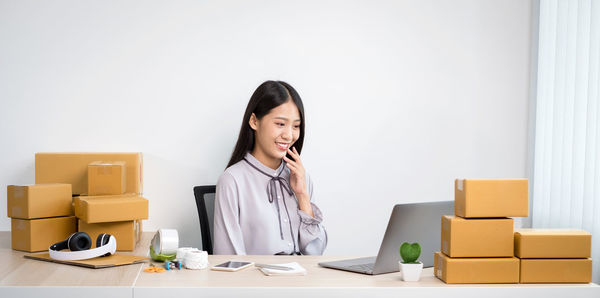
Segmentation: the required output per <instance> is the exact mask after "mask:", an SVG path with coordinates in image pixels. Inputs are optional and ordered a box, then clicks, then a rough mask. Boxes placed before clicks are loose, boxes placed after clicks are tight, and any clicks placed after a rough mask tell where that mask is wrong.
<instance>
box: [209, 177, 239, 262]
mask: <svg viewBox="0 0 600 298" xmlns="http://www.w3.org/2000/svg"><path fill="white" fill-rule="evenodd" d="M238 203H239V192H238V187H237V184H236V182H235V180H234V179H233V176H231V174H229V173H227V172H224V173H223V174H222V175H221V177H219V181H218V182H217V189H216V194H215V213H214V223H213V234H214V236H213V242H214V243H213V252H214V254H218V255H245V254H246V248H245V246H244V238H243V235H242V229H241V227H240V224H239V223H240V221H239V205H238Z"/></svg>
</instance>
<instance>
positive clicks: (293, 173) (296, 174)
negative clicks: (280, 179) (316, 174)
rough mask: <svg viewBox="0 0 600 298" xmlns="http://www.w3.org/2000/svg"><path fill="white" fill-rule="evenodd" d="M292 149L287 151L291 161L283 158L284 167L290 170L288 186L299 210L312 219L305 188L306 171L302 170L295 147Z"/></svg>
mask: <svg viewBox="0 0 600 298" xmlns="http://www.w3.org/2000/svg"><path fill="white" fill-rule="evenodd" d="M292 149H293V150H291V149H288V153H289V154H290V156H291V157H292V158H293V159H289V158H288V157H287V156H284V157H283V160H285V162H286V166H287V167H288V168H289V169H290V186H291V187H292V190H293V191H294V193H296V197H297V198H298V206H299V207H300V210H302V211H304V212H306V213H307V214H308V215H310V216H312V217H314V214H313V211H312V206H311V205H310V196H309V195H308V190H307V188H306V171H305V170H304V165H302V160H301V159H300V154H298V151H297V150H296V148H295V147H292Z"/></svg>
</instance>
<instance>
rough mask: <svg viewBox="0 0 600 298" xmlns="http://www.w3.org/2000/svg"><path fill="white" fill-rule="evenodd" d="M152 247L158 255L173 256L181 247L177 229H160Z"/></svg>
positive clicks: (153, 239) (155, 235)
mask: <svg viewBox="0 0 600 298" xmlns="http://www.w3.org/2000/svg"><path fill="white" fill-rule="evenodd" d="M152 247H153V248H154V251H155V252H156V253H157V254H163V255H172V254H175V253H177V248H178V247H179V234H177V230H175V229H159V230H158V232H156V234H154V238H152Z"/></svg>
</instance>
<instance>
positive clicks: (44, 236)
mask: <svg viewBox="0 0 600 298" xmlns="http://www.w3.org/2000/svg"><path fill="white" fill-rule="evenodd" d="M75 232H77V226H76V220H75V216H64V217H52V218H42V219H18V218H13V219H12V220H11V233H10V234H11V238H12V249H16V250H23V251H28V252H36V251H48V248H49V247H50V245H52V244H54V243H57V242H60V241H63V240H66V239H67V238H68V237H69V236H70V235H71V234H73V233H75Z"/></svg>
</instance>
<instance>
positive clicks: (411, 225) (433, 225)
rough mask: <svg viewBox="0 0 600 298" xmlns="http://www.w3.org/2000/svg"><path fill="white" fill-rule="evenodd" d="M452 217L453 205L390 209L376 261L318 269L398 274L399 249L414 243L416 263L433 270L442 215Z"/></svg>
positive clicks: (336, 263) (354, 261) (330, 264)
mask: <svg viewBox="0 0 600 298" xmlns="http://www.w3.org/2000/svg"><path fill="white" fill-rule="evenodd" d="M452 214H454V201H441V202H428V203H414V204H398V205H395V206H394V209H393V210H392V215H391V216H390V220H389V222H388V226H387V229H386V230H385V235H384V236H383V241H381V246H380V247H379V253H378V254H377V256H376V257H367V258H359V259H351V260H342V261H333V262H321V263H319V265H320V266H322V267H326V268H332V269H339V270H346V271H352V272H358V273H364V274H371V275H376V274H383V273H390V272H398V271H399V268H398V267H399V266H398V261H400V253H399V249H400V245H401V244H402V243H403V242H408V243H414V242H418V243H419V244H420V245H421V256H420V257H419V261H421V262H422V263H423V267H432V266H433V253H434V252H436V251H439V250H440V239H441V219H442V215H452Z"/></svg>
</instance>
